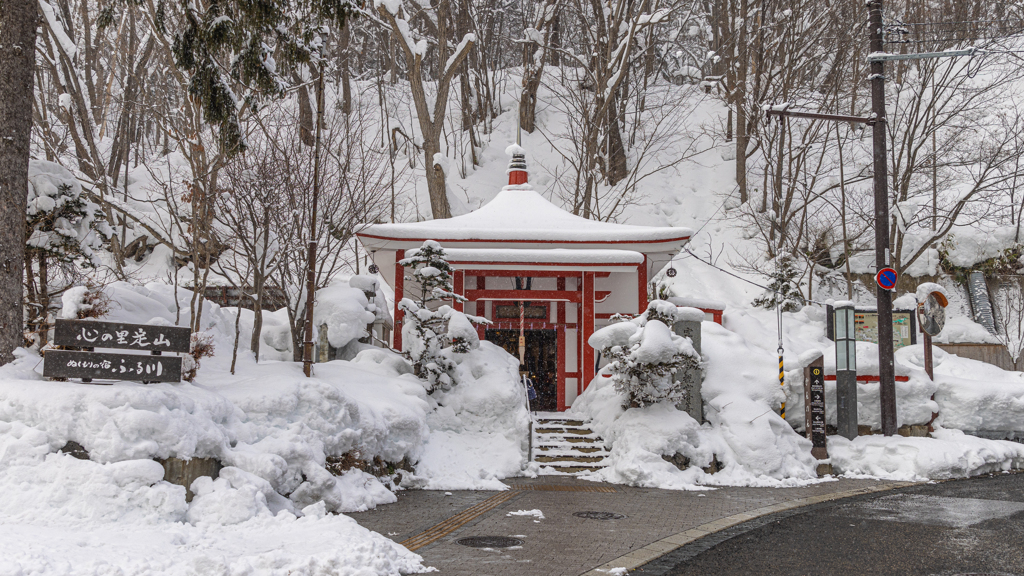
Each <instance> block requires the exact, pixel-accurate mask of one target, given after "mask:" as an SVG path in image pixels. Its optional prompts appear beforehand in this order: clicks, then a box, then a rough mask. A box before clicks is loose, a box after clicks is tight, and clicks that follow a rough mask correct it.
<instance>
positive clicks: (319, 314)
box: [313, 286, 377, 348]
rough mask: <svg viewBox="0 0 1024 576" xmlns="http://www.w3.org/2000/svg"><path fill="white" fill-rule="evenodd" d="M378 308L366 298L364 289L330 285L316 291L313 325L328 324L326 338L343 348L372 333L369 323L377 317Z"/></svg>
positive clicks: (332, 344)
mask: <svg viewBox="0 0 1024 576" xmlns="http://www.w3.org/2000/svg"><path fill="white" fill-rule="evenodd" d="M375 311H376V306H375V305H374V304H372V303H370V302H369V301H367V299H366V295H365V294H364V293H363V291H362V290H361V289H358V288H354V287H352V288H345V287H341V286H329V287H327V288H322V289H320V290H318V291H317V293H316V307H315V308H314V309H313V325H314V326H315V327H316V329H317V330H320V328H321V326H324V325H326V326H327V340H328V341H329V342H330V343H331V346H333V347H335V348H341V347H343V346H345V345H346V344H348V343H349V342H351V341H353V340H355V339H357V338H363V337H365V336H367V335H368V334H369V332H367V330H366V325H367V324H372V323H373V321H374V320H375V319H376V318H377V317H376V315H375V314H374V312H375Z"/></svg>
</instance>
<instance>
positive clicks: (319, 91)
mask: <svg viewBox="0 0 1024 576" xmlns="http://www.w3.org/2000/svg"><path fill="white" fill-rule="evenodd" d="M323 124H324V64H323V61H321V62H320V77H319V78H317V81H316V138H315V140H314V142H313V207H312V210H311V211H310V214H309V245H308V248H307V254H306V259H307V260H306V264H307V268H306V322H305V324H306V326H305V334H304V338H303V340H304V341H303V343H302V372H303V374H305V375H306V377H307V378H308V377H310V376H312V375H313V300H314V298H315V297H316V211H317V200H318V199H319V197H320V132H321V129H322V127H323Z"/></svg>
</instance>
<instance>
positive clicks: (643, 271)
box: [636, 254, 647, 314]
mask: <svg viewBox="0 0 1024 576" xmlns="http://www.w3.org/2000/svg"><path fill="white" fill-rule="evenodd" d="M636 278H637V281H636V282H637V289H638V290H639V292H637V302H638V303H639V309H638V310H637V314H643V313H644V311H645V310H647V254H644V261H643V262H642V263H641V264H640V265H639V266H637V267H636Z"/></svg>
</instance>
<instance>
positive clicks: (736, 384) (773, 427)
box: [570, 322, 817, 489]
mask: <svg viewBox="0 0 1024 576" xmlns="http://www.w3.org/2000/svg"><path fill="white" fill-rule="evenodd" d="M613 326H614V325H613ZM701 328H702V335H701V339H702V353H703V354H702V355H703V357H704V360H705V362H706V377H705V381H704V384H703V390H702V392H703V398H704V402H705V404H706V407H707V414H706V417H707V420H708V423H706V424H704V425H700V424H698V423H697V422H696V421H695V420H694V419H693V418H691V417H690V416H689V415H688V414H686V413H685V412H682V411H680V410H677V409H676V408H675V407H674V406H672V405H670V404H665V403H659V404H655V405H652V406H648V407H646V408H630V409H628V410H627V409H624V408H623V404H624V403H625V401H624V400H625V398H624V396H623V395H620V394H618V393H616V392H615V389H614V386H613V385H612V384H611V382H610V380H611V379H610V378H603V377H601V376H598V377H597V378H595V379H594V380H593V381H592V382H591V384H590V386H589V387H588V388H587V390H586V391H585V392H584V393H583V394H582V395H581V396H580V397H579V398H578V399H577V400H576V402H575V403H574V404H573V406H572V409H571V411H570V412H571V413H573V414H577V415H580V416H582V417H586V418H591V419H592V420H593V422H592V425H593V427H594V430H595V431H596V432H597V433H598V434H600V435H601V437H602V438H604V440H605V442H606V444H607V445H608V446H609V447H610V451H611V456H610V457H609V460H610V466H609V467H608V468H605V469H603V470H600V471H598V472H596V473H594V474H592V475H590V476H589V477H590V478H592V479H596V480H604V481H607V482H615V483H624V484H630V485H635V486H649V487H658V488H668V489H699V486H700V485H741V486H791V485H799V484H805V483H808V482H814V481H817V474H816V472H815V466H816V462H815V460H814V459H813V458H812V457H811V455H810V451H811V443H810V441H808V440H807V439H805V438H804V437H803V436H800V435H798V434H797V433H796V432H795V431H794V430H793V429H792V428H791V427H790V426H789V425H788V424H786V423H785V422H784V421H783V420H782V419H781V418H780V417H779V415H778V414H777V413H776V412H775V411H774V410H775V409H776V408H777V406H778V404H779V403H780V402H781V400H782V397H783V395H782V390H781V388H780V387H779V385H778V380H777V379H776V378H777V377H774V378H773V373H774V369H775V368H774V367H775V365H776V362H777V360H776V359H775V358H773V357H772V356H771V354H770V353H768V352H767V351H765V350H763V349H760V348H757V347H756V346H753V345H751V344H750V343H749V342H747V340H745V339H744V338H743V337H742V336H740V335H739V334H736V333H734V332H731V331H729V330H727V329H725V328H723V327H722V326H719V325H718V324H715V323H713V322H703V323H702V325H701ZM676 454H680V455H682V456H684V457H686V458H688V459H689V461H690V466H689V468H687V469H685V470H680V469H679V468H677V467H676V466H675V465H674V464H672V463H670V462H667V461H666V460H665V459H664V458H663V456H666V457H672V456H674V455H676ZM715 458H717V460H718V462H719V463H720V464H721V465H722V467H723V468H722V470H721V471H720V472H718V473H716V474H707V473H705V472H704V471H703V470H702V469H701V468H702V467H707V466H710V465H711V464H712V460H713V459H715Z"/></svg>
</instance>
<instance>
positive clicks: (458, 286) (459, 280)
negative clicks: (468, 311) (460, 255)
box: [452, 270, 466, 312]
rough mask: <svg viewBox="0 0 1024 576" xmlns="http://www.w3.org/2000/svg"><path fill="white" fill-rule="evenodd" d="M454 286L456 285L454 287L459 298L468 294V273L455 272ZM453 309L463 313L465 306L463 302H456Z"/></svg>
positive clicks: (453, 303)
mask: <svg viewBox="0 0 1024 576" xmlns="http://www.w3.org/2000/svg"><path fill="white" fill-rule="evenodd" d="M453 284H454V285H455V286H454V288H455V293H456V294H458V295H459V296H462V295H464V294H465V293H466V285H465V284H466V272H465V271H463V270H456V271H455V281H454V282H453ZM453 300H454V299H453ZM452 308H454V309H455V310H457V311H459V312H463V311H464V308H465V306H464V305H463V304H462V302H459V301H458V300H454V301H453V302H452Z"/></svg>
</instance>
